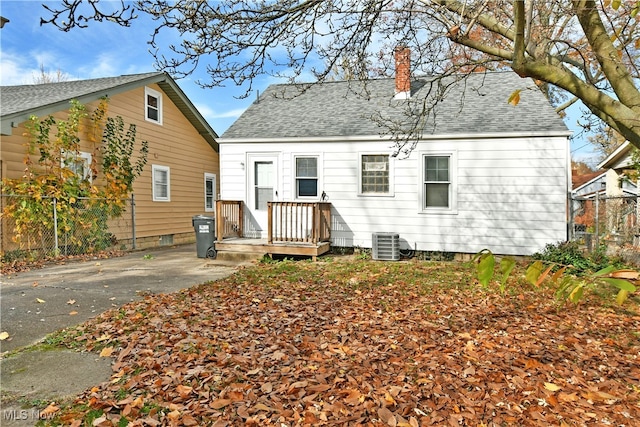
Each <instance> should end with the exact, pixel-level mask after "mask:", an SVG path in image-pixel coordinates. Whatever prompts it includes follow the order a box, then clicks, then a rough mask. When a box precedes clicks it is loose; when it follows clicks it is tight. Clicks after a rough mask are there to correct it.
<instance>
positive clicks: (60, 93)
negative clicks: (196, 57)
mask: <svg viewBox="0 0 640 427" xmlns="http://www.w3.org/2000/svg"><path fill="white" fill-rule="evenodd" d="M153 83H157V84H158V86H160V88H161V89H162V90H163V91H164V93H165V94H166V95H167V97H168V98H169V99H170V100H171V101H172V102H173V103H174V104H175V105H176V106H177V107H178V108H179V109H180V110H181V111H182V114H184V116H185V117H186V118H187V119H188V120H189V121H190V122H191V124H192V125H193V127H194V128H196V129H197V130H198V132H199V133H200V134H201V135H202V137H203V138H204V139H205V140H206V141H207V142H208V143H209V145H211V146H212V147H213V148H214V149H215V150H216V151H218V143H217V142H216V138H217V137H218V135H217V134H216V133H215V131H214V130H213V128H211V126H210V125H209V124H208V123H207V121H206V120H205V119H204V117H202V115H201V114H200V112H199V111H198V110H197V109H196V107H195V106H194V105H193V103H192V102H191V101H190V100H189V98H187V95H185V93H184V92H183V91H182V89H180V87H179V86H178V84H177V83H176V82H175V80H173V79H172V78H171V76H169V75H168V74H167V73H163V72H153V73H144V74H130V75H123V76H117V77H104V78H98V79H90V80H71V81H65V82H58V83H45V84H34V85H21V86H1V87H0V117H1V119H2V122H1V125H0V133H2V134H3V135H10V134H11V128H12V127H15V126H17V125H18V124H19V123H22V122H24V121H25V120H28V119H29V117H30V116H34V115H35V116H37V117H43V116H46V115H49V114H53V113H55V112H57V111H63V110H67V109H68V108H69V101H71V100H72V99H75V100H77V101H78V102H80V103H82V104H86V103H89V102H91V101H95V100H96V99H100V98H102V97H104V96H108V97H111V96H114V95H116V94H120V93H123V92H127V91H129V90H132V89H135V88H138V87H140V86H146V85H150V84H153Z"/></svg>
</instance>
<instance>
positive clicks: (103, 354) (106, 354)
mask: <svg viewBox="0 0 640 427" xmlns="http://www.w3.org/2000/svg"><path fill="white" fill-rule="evenodd" d="M111 353H113V347H105V348H103V349H102V351H101V352H100V357H110V356H111Z"/></svg>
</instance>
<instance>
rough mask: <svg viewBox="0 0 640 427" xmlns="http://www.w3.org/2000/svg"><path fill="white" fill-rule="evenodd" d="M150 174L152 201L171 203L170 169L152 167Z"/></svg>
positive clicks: (157, 166)
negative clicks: (151, 179)
mask: <svg viewBox="0 0 640 427" xmlns="http://www.w3.org/2000/svg"><path fill="white" fill-rule="evenodd" d="M151 174H152V175H153V177H152V178H153V201H154V202H169V201H171V185H170V183H171V175H170V169H169V168H168V167H166V166H160V165H152V166H151Z"/></svg>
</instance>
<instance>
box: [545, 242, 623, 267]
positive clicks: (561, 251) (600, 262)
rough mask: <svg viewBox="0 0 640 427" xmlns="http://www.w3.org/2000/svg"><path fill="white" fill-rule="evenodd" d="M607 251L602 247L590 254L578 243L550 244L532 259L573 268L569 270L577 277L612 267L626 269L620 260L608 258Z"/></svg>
mask: <svg viewBox="0 0 640 427" xmlns="http://www.w3.org/2000/svg"><path fill="white" fill-rule="evenodd" d="M606 249H607V247H606V246H605V245H601V246H599V247H598V248H596V250H594V251H593V252H592V253H591V254H589V253H587V252H586V251H585V250H584V248H582V247H581V246H580V244H579V243H578V242H558V243H550V244H548V245H547V246H545V247H544V249H543V250H542V252H536V253H535V254H533V255H532V258H533V259H535V260H541V261H545V262H550V263H555V264H559V265H566V266H571V267H569V268H568V269H567V270H568V271H569V272H571V273H572V274H577V275H583V274H587V273H593V272H596V271H599V270H601V269H603V268H605V267H608V266H611V265H613V266H615V267H616V268H622V267H624V265H623V263H622V262H621V260H620V259H618V258H610V257H609V256H607V253H606Z"/></svg>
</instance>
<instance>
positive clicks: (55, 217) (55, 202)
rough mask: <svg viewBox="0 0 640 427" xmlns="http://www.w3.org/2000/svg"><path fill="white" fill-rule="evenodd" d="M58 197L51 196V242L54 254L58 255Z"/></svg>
mask: <svg viewBox="0 0 640 427" xmlns="http://www.w3.org/2000/svg"><path fill="white" fill-rule="evenodd" d="M57 207H58V199H56V198H55V197H54V198H53V242H54V244H53V245H54V247H53V250H54V254H55V255H56V256H57V255H58V209H57Z"/></svg>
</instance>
